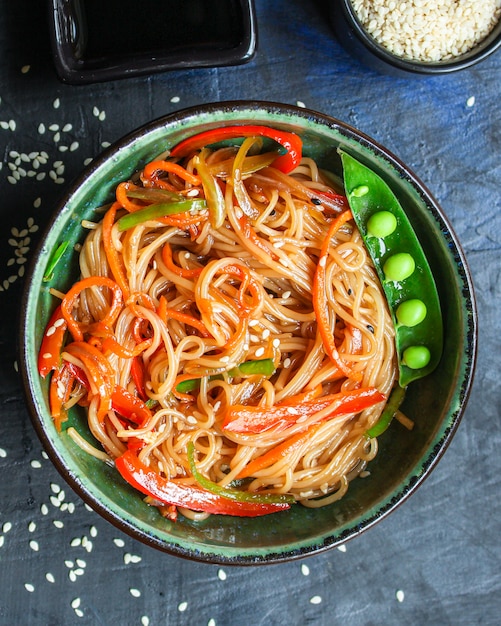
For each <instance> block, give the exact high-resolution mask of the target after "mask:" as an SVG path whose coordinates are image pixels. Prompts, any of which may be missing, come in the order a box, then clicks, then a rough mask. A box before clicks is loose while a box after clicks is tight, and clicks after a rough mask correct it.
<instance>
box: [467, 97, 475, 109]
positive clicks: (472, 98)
mask: <svg viewBox="0 0 501 626" xmlns="http://www.w3.org/2000/svg"><path fill="white" fill-rule="evenodd" d="M474 104H475V96H470V97H469V98H468V100H467V101H466V106H467V107H470V108H471V107H472V106H473V105H474Z"/></svg>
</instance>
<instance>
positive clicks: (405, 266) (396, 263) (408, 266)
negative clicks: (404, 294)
mask: <svg viewBox="0 0 501 626" xmlns="http://www.w3.org/2000/svg"><path fill="white" fill-rule="evenodd" d="M415 268H416V263H415V262H414V259H413V258H412V256H411V255H410V254H409V253H408V252H398V253H397V254H393V255H392V256H390V257H389V258H388V259H387V260H386V261H385V264H384V265H383V272H384V275H385V277H386V280H394V281H400V280H405V279H406V278H409V276H410V275H411V274H412V273H413V272H414V270H415Z"/></svg>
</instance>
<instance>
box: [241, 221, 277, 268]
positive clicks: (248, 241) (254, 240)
mask: <svg viewBox="0 0 501 626" xmlns="http://www.w3.org/2000/svg"><path fill="white" fill-rule="evenodd" d="M237 224H238V227H239V229H240V233H239V234H240V239H241V241H242V243H243V245H244V246H245V247H246V248H247V249H248V250H249V251H250V252H253V253H254V254H256V253H259V252H264V253H265V254H267V255H268V256H269V257H271V258H272V259H273V260H274V261H277V260H278V255H277V254H276V253H275V252H274V251H273V248H272V247H271V245H270V244H268V242H267V241H265V240H264V239H261V237H259V235H258V234H257V233H256V231H255V229H254V228H253V227H252V224H251V221H250V219H249V218H248V217H247V215H245V213H243V214H242V215H241V216H240V217H239V218H238V219H237Z"/></svg>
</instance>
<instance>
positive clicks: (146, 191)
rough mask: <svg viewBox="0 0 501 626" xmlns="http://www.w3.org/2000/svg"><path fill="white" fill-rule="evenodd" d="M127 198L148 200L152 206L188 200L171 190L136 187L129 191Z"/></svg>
mask: <svg viewBox="0 0 501 626" xmlns="http://www.w3.org/2000/svg"><path fill="white" fill-rule="evenodd" d="M127 196H128V197H129V198H136V199H137V200H146V201H147V202H151V203H152V204H153V203H155V204H159V203H162V202H180V201H181V200H185V199H186V198H185V197H184V196H183V195H181V194H180V193H176V192H175V191H170V190H169V189H154V188H152V187H136V188H135V189H128V190H127Z"/></svg>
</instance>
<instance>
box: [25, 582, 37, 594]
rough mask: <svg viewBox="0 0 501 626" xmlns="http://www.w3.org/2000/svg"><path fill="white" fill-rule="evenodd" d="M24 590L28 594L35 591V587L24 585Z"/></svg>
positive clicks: (28, 584)
mask: <svg viewBox="0 0 501 626" xmlns="http://www.w3.org/2000/svg"><path fill="white" fill-rule="evenodd" d="M24 588H25V589H26V591H29V592H30V593H33V592H34V591H35V585H32V584H31V583H24Z"/></svg>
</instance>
